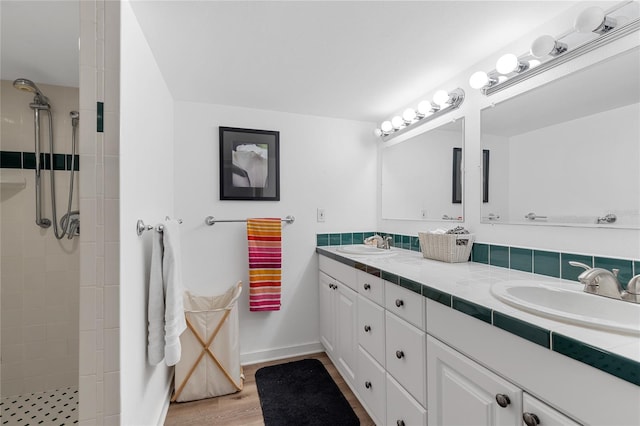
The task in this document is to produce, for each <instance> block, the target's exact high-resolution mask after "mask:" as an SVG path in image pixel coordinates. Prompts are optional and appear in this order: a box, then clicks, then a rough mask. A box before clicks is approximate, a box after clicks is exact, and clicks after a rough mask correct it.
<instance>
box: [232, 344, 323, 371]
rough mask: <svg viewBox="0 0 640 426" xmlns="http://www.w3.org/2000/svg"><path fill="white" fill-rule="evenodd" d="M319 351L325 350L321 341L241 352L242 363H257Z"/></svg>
mask: <svg viewBox="0 0 640 426" xmlns="http://www.w3.org/2000/svg"><path fill="white" fill-rule="evenodd" d="M317 352H324V347H323V346H322V344H321V343H320V342H313V343H305V344H303V345H296V346H287V347H284V348H275V349H266V350H263V351H257V352H248V353H243V354H240V363H241V364H242V365H251V364H257V363H259V362H267V361H273V360H277V359H283V358H291V357H294V356H301V355H309V354H314V353H317Z"/></svg>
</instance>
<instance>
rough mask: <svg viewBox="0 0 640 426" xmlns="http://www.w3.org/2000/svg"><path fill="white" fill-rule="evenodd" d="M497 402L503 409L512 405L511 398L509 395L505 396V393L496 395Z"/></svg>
mask: <svg viewBox="0 0 640 426" xmlns="http://www.w3.org/2000/svg"><path fill="white" fill-rule="evenodd" d="M496 402H497V403H498V405H499V406H501V407H502V408H504V407H506V406H507V405H509V404H511V400H510V399H509V397H508V396H507V395H505V394H503V393H499V394H497V395H496Z"/></svg>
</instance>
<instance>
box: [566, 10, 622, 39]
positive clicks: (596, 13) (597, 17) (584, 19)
mask: <svg viewBox="0 0 640 426" xmlns="http://www.w3.org/2000/svg"><path fill="white" fill-rule="evenodd" d="M615 26H616V20H615V19H612V18H609V17H607V16H606V15H605V14H604V11H603V10H602V9H600V8H599V7H598V6H593V7H588V8H586V9H585V10H583V11H582V12H581V13H580V15H578V17H577V18H576V20H575V22H574V24H573V27H574V28H575V30H576V31H578V32H579V33H590V32H594V33H598V34H604V33H606V32H607V31H609V30H611V29H613V28H614V27H615Z"/></svg>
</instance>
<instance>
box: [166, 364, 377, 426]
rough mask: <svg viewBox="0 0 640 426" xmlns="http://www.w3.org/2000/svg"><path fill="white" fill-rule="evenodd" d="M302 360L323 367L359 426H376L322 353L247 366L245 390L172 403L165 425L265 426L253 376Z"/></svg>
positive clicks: (245, 369)
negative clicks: (356, 417)
mask: <svg viewBox="0 0 640 426" xmlns="http://www.w3.org/2000/svg"><path fill="white" fill-rule="evenodd" d="M305 358H315V359H318V360H320V361H321V362H322V364H324V366H325V368H326V369H327V371H328V372H329V374H330V375H331V377H332V378H333V380H334V381H335V382H336V384H337V385H338V387H339V388H340V390H341V391H342V393H343V394H344V396H345V397H346V398H347V401H349V403H350V404H351V407H353V411H355V413H356V415H357V416H358V418H359V419H360V424H361V425H362V426H374V425H375V423H374V422H373V420H371V418H370V417H369V415H368V414H367V412H366V411H365V410H364V408H362V405H360V402H358V399H357V398H356V397H355V396H354V395H353V392H351V389H349V386H347V384H346V383H345V382H344V380H343V379H342V376H340V374H339V373H338V371H337V370H336V368H335V367H334V365H333V364H332V363H331V360H330V359H329V357H327V354H325V353H324V352H322V353H317V354H312V355H305V356H300V357H295V358H288V359H285V360H278V361H272V362H265V363H261V364H254V365H247V366H245V367H244V375H245V381H244V387H243V389H242V391H240V392H238V393H234V394H231V395H224V396H219V397H217V398H210V399H203V400H200V401H193V402H174V403H172V404H171V405H170V406H169V412H168V413H167V418H166V420H165V423H164V424H165V426H171V425H176V426H191V425H193V426H196V425H197V426H201V425H229V426H230V425H238V426H253V425H256V426H257V425H264V421H263V419H262V410H261V409H260V398H259V397H258V390H257V388H256V381H255V373H256V371H257V370H258V369H259V368H261V367H265V366H267V365H274V364H281V363H284V362H290V361H297V360H300V359H305Z"/></svg>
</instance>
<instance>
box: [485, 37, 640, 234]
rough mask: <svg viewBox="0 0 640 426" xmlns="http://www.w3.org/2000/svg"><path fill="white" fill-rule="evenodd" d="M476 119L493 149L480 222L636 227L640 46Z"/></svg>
mask: <svg viewBox="0 0 640 426" xmlns="http://www.w3.org/2000/svg"><path fill="white" fill-rule="evenodd" d="M481 120H482V148H483V150H489V151H490V152H491V169H490V170H488V176H487V178H488V187H487V191H488V193H490V194H491V197H490V198H489V202H486V203H483V204H482V221H483V222H485V223H488V222H491V223H519V224H523V223H526V224H541V225H567V226H607V227H618V228H640V143H639V142H638V141H639V140H640V123H639V121H640V49H638V48H634V49H631V50H629V51H627V52H625V53H622V54H619V55H617V56H614V57H611V58H609V59H607V60H605V61H602V62H599V63H597V64H594V65H591V66H589V67H587V68H586V69H583V70H580V71H577V72H575V73H573V74H571V75H568V76H566V77H564V78H561V79H558V80H555V81H552V82H550V83H548V84H546V85H544V86H541V87H538V88H536V89H534V90H531V91H529V92H525V93H523V94H521V95H518V96H516V97H514V98H511V99H508V100H506V101H504V102H501V103H499V104H497V105H495V106H494V107H490V108H487V109H484V110H483V111H482V114H481ZM484 174H485V173H483V175H484Z"/></svg>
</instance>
